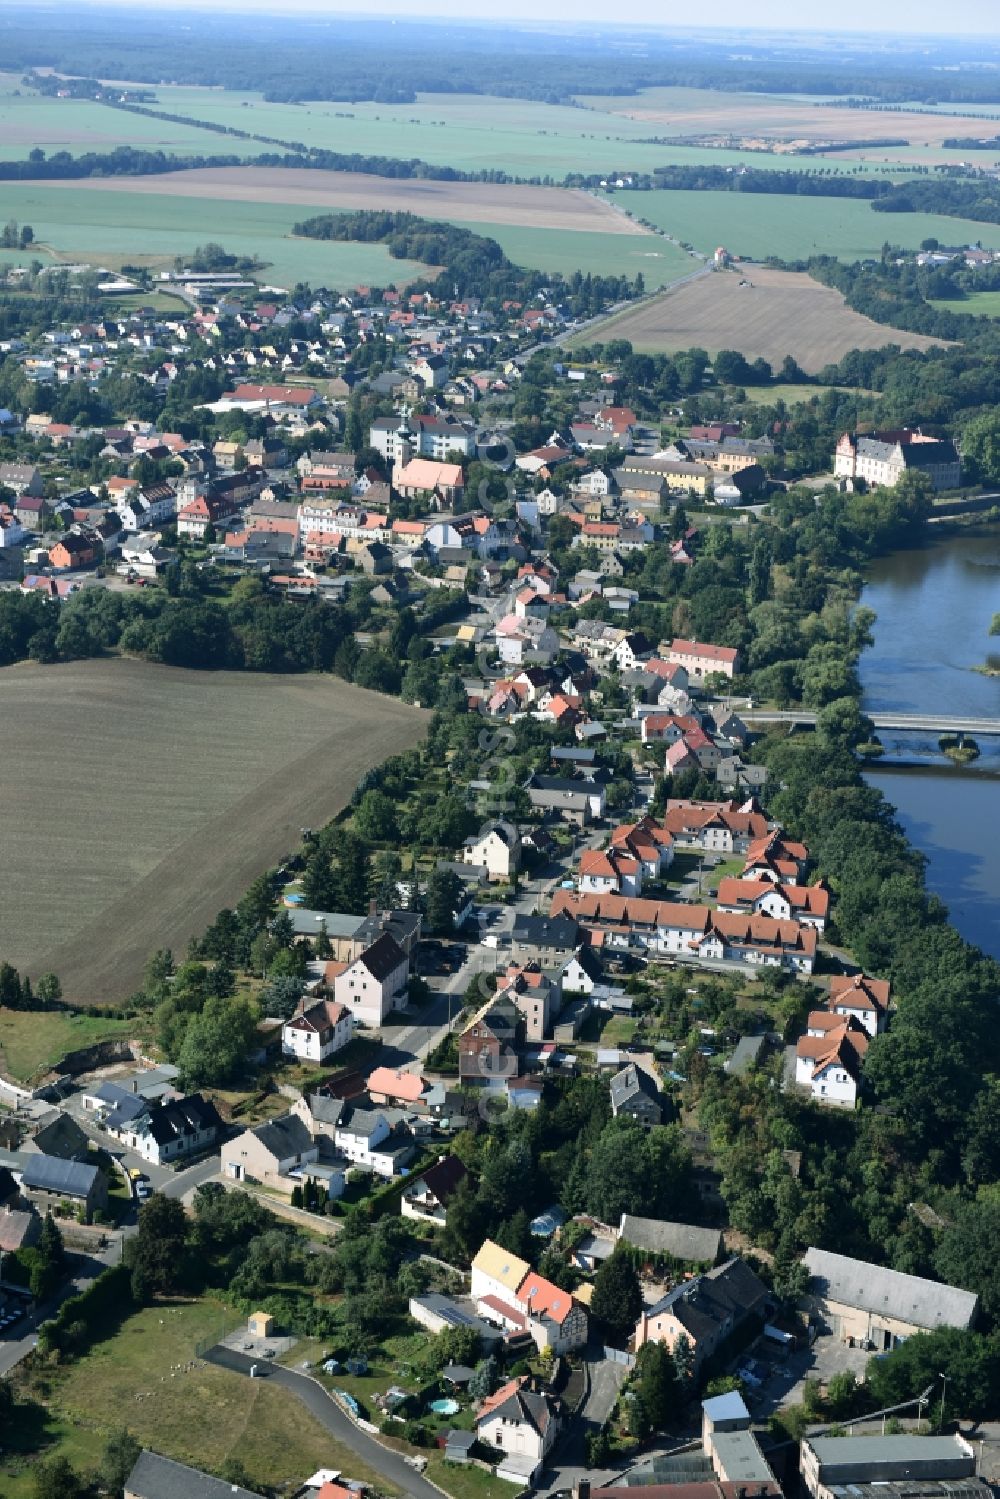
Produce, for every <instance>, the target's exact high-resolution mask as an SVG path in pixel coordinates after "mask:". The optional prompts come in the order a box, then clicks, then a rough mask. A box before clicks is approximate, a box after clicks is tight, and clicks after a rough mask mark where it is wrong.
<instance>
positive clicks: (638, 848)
mask: <svg viewBox="0 0 1000 1499" xmlns="http://www.w3.org/2000/svg"><path fill="white" fill-rule="evenodd" d="M611 848H612V850H616V851H618V852H621V853H623V854H630V855H631V856H632V857H633V858H634V859H637V860H638V861H639V865H640V868H641V870H642V877H643V878H644V879H647V880H649V881H651V882H653V883H655V882H656V881H657V880H658V879H660V877H661V876H662V875H663V873H664V871H665V870H667V869H668V868H669V867H670V865H671V864H672V863H673V859H674V840H673V835H672V834H671V833H669V832H668V831H667V829H666V828H665V827H663V826H662V825H661V824H659V823H657V822H656V821H655V820H654V819H653V818H652V817H650V816H649V815H648V814H647V815H646V816H644V817H641V818H640V819H639V821H638V822H626V823H622V824H621V825H620V826H619V827H617V828H615V829H614V831H613V832H612V834H611Z"/></svg>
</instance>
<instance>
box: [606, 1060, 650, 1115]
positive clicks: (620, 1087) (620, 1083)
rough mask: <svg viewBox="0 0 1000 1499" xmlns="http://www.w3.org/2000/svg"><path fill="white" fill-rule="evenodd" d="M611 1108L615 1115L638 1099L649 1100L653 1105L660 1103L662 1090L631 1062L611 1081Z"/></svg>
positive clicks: (647, 1074)
mask: <svg viewBox="0 0 1000 1499" xmlns="http://www.w3.org/2000/svg"><path fill="white" fill-rule="evenodd" d="M610 1086H611V1107H612V1109H613V1110H614V1112H615V1113H617V1112H618V1110H619V1109H623V1108H625V1107H626V1106H627V1105H628V1104H630V1103H632V1102H633V1101H634V1100H635V1099H637V1098H640V1097H641V1098H648V1099H649V1100H650V1101H651V1102H652V1103H655V1104H659V1103H660V1090H659V1089H658V1088H657V1086H656V1084H655V1082H654V1081H653V1079H652V1078H651V1077H650V1075H649V1073H648V1072H646V1071H645V1070H644V1069H643V1068H642V1067H637V1066H636V1065H635V1063H634V1062H630V1063H629V1064H628V1066H627V1067H623V1068H622V1070H621V1071H620V1072H616V1073H615V1075H614V1077H613V1078H612V1079H611V1084H610Z"/></svg>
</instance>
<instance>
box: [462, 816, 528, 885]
mask: <svg viewBox="0 0 1000 1499" xmlns="http://www.w3.org/2000/svg"><path fill="white" fill-rule="evenodd" d="M462 860H463V863H465V864H478V865H482V866H484V867H485V868H486V870H487V871H488V873H489V877H490V879H491V880H501V881H505V882H510V881H511V880H512V879H513V878H514V876H515V875H516V874H517V871H518V870H519V869H520V867H521V839H520V835H519V834H518V831H517V828H516V827H515V826H514V824H513V823H511V822H507V821H503V820H502V821H498V822H494V823H491V824H490V825H489V827H487V828H484V829H483V831H482V832H480V833H477V834H476V835H475V836H474V837H472V838H466V840H465V843H464V845H463V847H462Z"/></svg>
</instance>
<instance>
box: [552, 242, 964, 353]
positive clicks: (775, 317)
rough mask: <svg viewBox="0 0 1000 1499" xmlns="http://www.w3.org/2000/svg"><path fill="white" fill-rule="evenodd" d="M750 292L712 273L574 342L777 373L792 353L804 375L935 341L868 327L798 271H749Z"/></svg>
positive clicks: (735, 279)
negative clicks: (677, 353) (622, 341)
mask: <svg viewBox="0 0 1000 1499" xmlns="http://www.w3.org/2000/svg"><path fill="white" fill-rule="evenodd" d="M744 276H745V277H746V278H748V279H749V280H751V281H752V285H749V286H741V285H740V280H741V276H740V275H738V274H737V273H736V272H733V271H729V272H714V273H708V274H706V275H705V276H701V277H699V278H698V279H697V280H696V281H689V282H688V283H687V284H686V285H685V286H682V287H678V289H677V290H676V291H673V292H670V291H668V292H664V294H663V295H662V296H661V297H657V298H655V299H653V300H652V301H649V302H645V303H643V304H642V305H641V306H639V307H635V308H631V309H629V310H627V311H626V312H623V313H619V314H617V315H616V316H615V317H612V318H609V319H608V320H607V322H605V323H601V324H598V325H596V326H595V327H591V328H588V330H587V332H586V334H585V335H581V338H580V342H581V343H586V344H593V343H596V342H597V341H598V340H600V341H602V342H607V340H608V339H610V338H627V339H628V340H629V341H630V342H631V343H632V345H633V346H634V347H635V348H636V349H640V350H643V351H645V352H648V353H670V352H671V351H673V350H675V349H690V348H703V349H707V350H708V351H709V352H710V353H713V354H714V353H717V352H718V350H719V349H737V350H739V352H740V353H741V354H744V355H746V357H747V358H748V359H758V358H760V359H767V360H768V361H769V362H770V363H771V364H772V365H774V366H776V367H777V366H778V365H780V364H781V361H782V360H783V359H784V357H785V355H786V354H791V356H792V358H793V359H795V360H797V361H798V363H799V365H800V367H801V368H802V369H804V370H805V371H806V372H807V373H808V374H815V373H816V372H817V371H818V370H821V369H822V368H823V366H824V365H827V364H835V363H836V362H837V361H838V360H839V359H842V358H843V356H844V355H845V354H847V353H849V352H850V351H851V350H852V349H881V348H884V346H885V345H886V344H897V345H898V346H899V347H900V348H903V349H929V348H933V347H935V346H940V344H941V340H940V339H934V338H926V337H924V336H923V335H922V334H918V333H903V332H900V331H899V330H898V329H896V328H887V327H884V326H883V325H882V324H881V323H875V322H872V321H871V319H870V318H866V317H862V316H861V314H860V313H857V312H854V311H853V309H852V308H850V307H848V306H847V304H846V302H845V301H844V299H843V297H842V296H841V295H840V293H839V292H837V291H834V290H833V288H832V287H829V286H821V285H820V284H819V282H818V281H814V280H813V279H812V277H811V276H807V275H806V274H805V273H804V272H795V271H775V270H769V269H765V268H764V267H762V266H753V267H747V268H746V270H745V271H744Z"/></svg>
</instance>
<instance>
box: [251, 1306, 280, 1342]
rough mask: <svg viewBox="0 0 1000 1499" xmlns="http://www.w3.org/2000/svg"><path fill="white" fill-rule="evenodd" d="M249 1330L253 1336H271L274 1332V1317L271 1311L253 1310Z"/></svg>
mask: <svg viewBox="0 0 1000 1499" xmlns="http://www.w3.org/2000/svg"><path fill="white" fill-rule="evenodd" d="M247 1331H248V1332H249V1334H250V1336H251V1337H252V1338H269V1337H271V1336H272V1334H273V1333H274V1318H273V1317H272V1316H271V1314H270V1313H269V1312H251V1313H250V1316H249V1317H248V1318H247Z"/></svg>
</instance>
